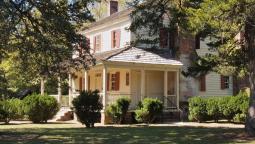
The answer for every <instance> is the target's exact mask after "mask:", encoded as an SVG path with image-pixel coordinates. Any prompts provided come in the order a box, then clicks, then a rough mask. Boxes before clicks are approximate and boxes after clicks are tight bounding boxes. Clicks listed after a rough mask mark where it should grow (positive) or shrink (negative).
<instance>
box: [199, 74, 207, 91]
mask: <svg viewBox="0 0 255 144" xmlns="http://www.w3.org/2000/svg"><path fill="white" fill-rule="evenodd" d="M199 82H200V91H202V92H204V91H206V76H205V75H201V76H200V77H199Z"/></svg>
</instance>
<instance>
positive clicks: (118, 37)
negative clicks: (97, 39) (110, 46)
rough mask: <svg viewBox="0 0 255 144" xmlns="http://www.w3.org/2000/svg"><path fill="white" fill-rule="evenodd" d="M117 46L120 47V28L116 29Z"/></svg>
mask: <svg viewBox="0 0 255 144" xmlns="http://www.w3.org/2000/svg"><path fill="white" fill-rule="evenodd" d="M116 47H117V48H119V47H120V30H117V31H116Z"/></svg>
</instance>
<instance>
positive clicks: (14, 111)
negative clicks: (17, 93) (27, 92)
mask: <svg viewBox="0 0 255 144" xmlns="http://www.w3.org/2000/svg"><path fill="white" fill-rule="evenodd" d="M22 116H23V109H22V101H21V100H19V99H7V100H3V101H0V120H3V121H4V122H5V123H6V124H8V123H9V122H10V121H11V120H16V119H19V118H22Z"/></svg>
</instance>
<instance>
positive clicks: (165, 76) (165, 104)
mask: <svg viewBox="0 0 255 144" xmlns="http://www.w3.org/2000/svg"><path fill="white" fill-rule="evenodd" d="M167 74H168V71H164V106H165V108H167V91H168V88H167V87H168V86H167V79H168V78H167Z"/></svg>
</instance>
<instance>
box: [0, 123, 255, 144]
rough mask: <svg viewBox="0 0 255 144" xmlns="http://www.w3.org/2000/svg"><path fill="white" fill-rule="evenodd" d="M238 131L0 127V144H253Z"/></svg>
mask: <svg viewBox="0 0 255 144" xmlns="http://www.w3.org/2000/svg"><path fill="white" fill-rule="evenodd" d="M242 133H243V129H240V128H202V127H156V126H153V127H146V126H145V127H144V126H143V127H97V128H93V129H88V128H84V127H83V126H81V125H79V124H56V123H55V124H54V123H52V124H19V125H0V143H4V144H14V143H15V144H16V143H26V144H40V143H53V144H61V143H92V144H94V143H98V144H114V143H121V144H131V143H139V144H143V143H144V144H148V143H167V144H169V143H184V144H193V143H194V144H209V143H213V144H216V143H255V141H253V140H252V139H248V138H247V137H244V136H243V135H242Z"/></svg>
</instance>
